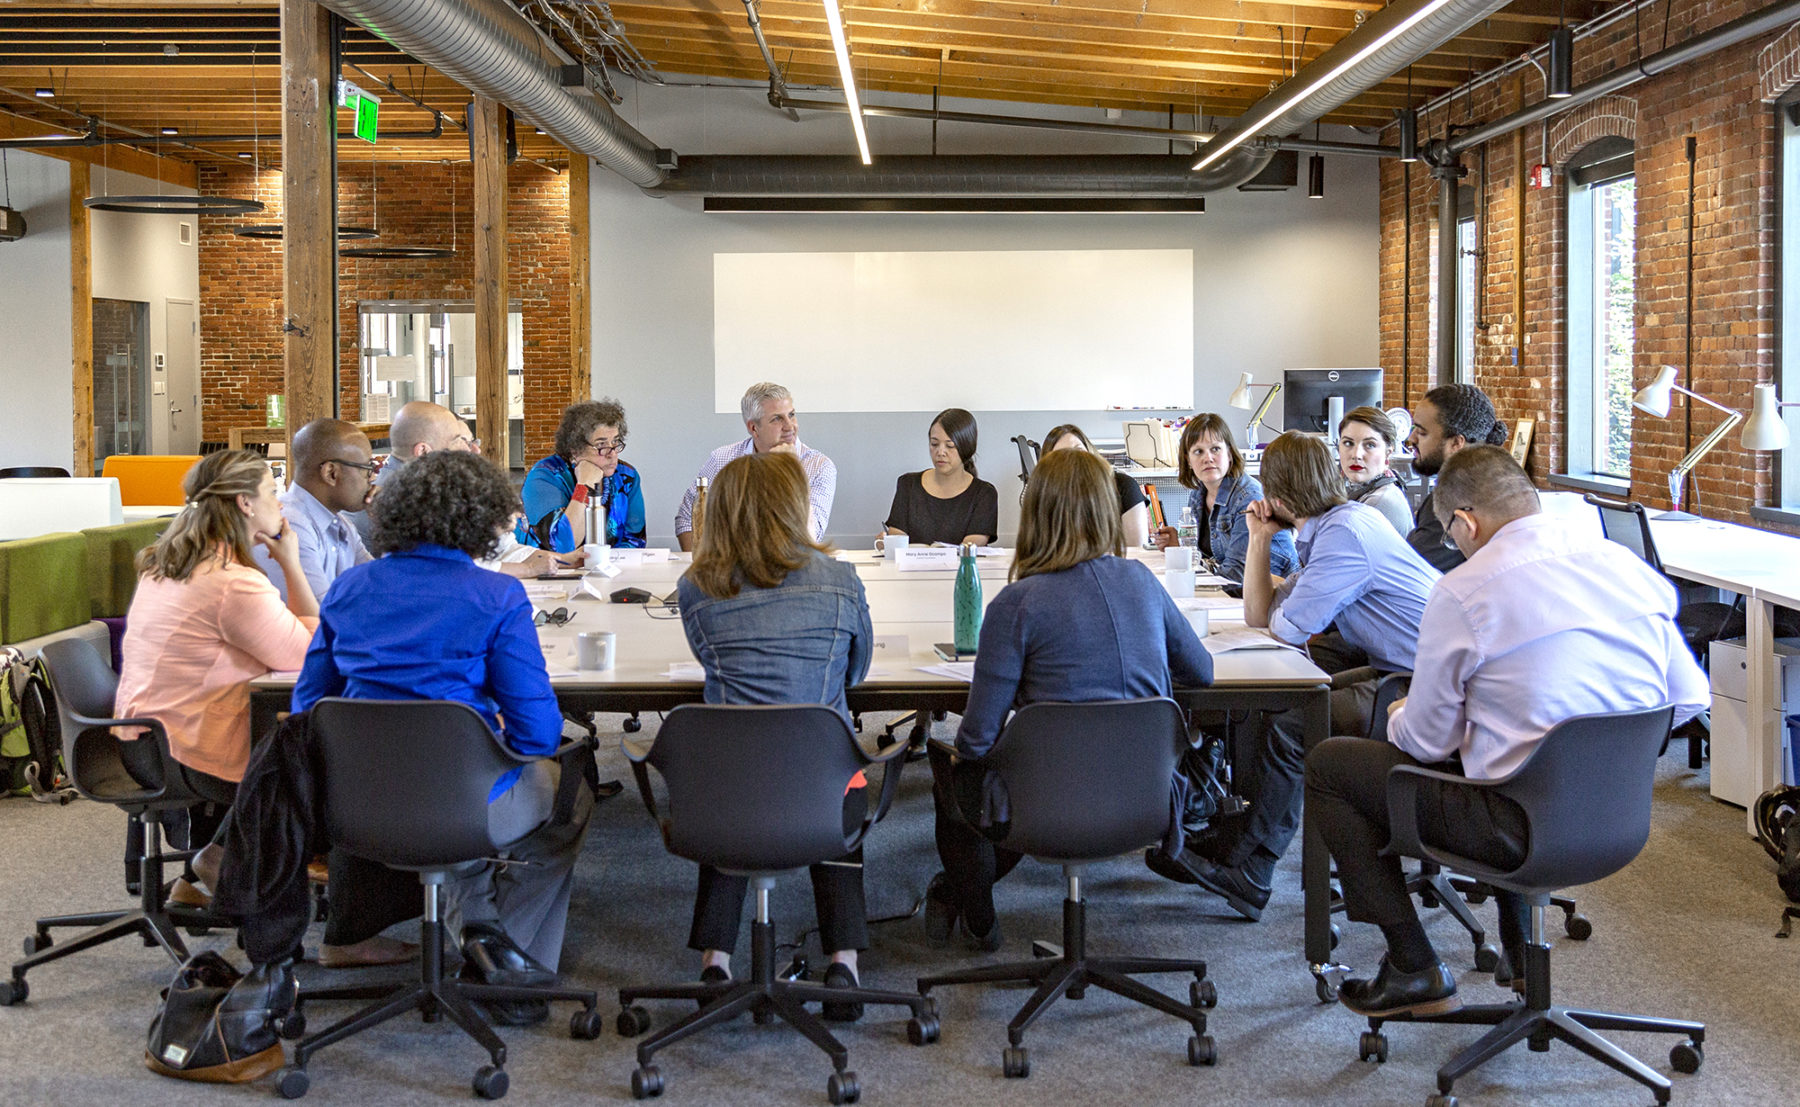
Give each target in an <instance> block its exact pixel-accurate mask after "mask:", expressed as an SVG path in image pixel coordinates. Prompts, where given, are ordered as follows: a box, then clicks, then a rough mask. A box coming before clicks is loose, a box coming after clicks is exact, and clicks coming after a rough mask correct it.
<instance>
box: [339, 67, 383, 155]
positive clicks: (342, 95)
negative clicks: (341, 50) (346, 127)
mask: <svg viewBox="0 0 1800 1107" xmlns="http://www.w3.org/2000/svg"><path fill="white" fill-rule="evenodd" d="M337 94H338V95H337V102H338V107H340V108H349V109H351V110H352V111H354V112H356V123H355V125H354V126H352V127H351V132H352V133H353V134H355V135H356V137H357V138H360V139H362V140H363V141H364V142H369V143H373V142H374V141H375V130H376V125H377V123H378V121H379V117H380V115H381V98H380V97H378V96H371V95H369V94H368V93H367V92H364V91H363V90H362V89H360V88H358V87H356V86H355V85H353V84H351V83H350V82H349V81H346V80H343V79H342V78H340V79H339V80H338V87H337Z"/></svg>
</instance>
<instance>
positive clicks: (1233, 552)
mask: <svg viewBox="0 0 1800 1107" xmlns="http://www.w3.org/2000/svg"><path fill="white" fill-rule="evenodd" d="M1262 498H1263V490H1262V484H1261V483H1259V482H1258V481H1257V479H1256V478H1255V477H1252V476H1248V475H1246V476H1242V477H1235V478H1233V477H1226V478H1225V479H1224V480H1222V481H1220V482H1219V502H1218V510H1217V511H1215V512H1214V513H1213V514H1212V517H1211V518H1210V519H1209V518H1207V514H1206V489H1205V488H1196V489H1194V490H1193V491H1192V492H1190V493H1188V508H1189V510H1191V511H1192V512H1193V513H1194V519H1195V521H1196V522H1198V523H1199V524H1200V525H1201V526H1204V527H1207V528H1208V533H1209V541H1210V543H1211V545H1212V556H1213V560H1214V561H1215V562H1217V563H1218V573H1219V575H1220V576H1222V577H1224V578H1225V579H1226V580H1229V581H1234V582H1236V583H1239V584H1241V583H1243V580H1244V557H1245V555H1246V554H1247V553H1249V550H1250V524H1249V522H1248V521H1247V520H1246V519H1245V518H1244V509H1245V508H1247V507H1249V506H1250V505H1251V504H1253V503H1255V502H1256V501H1257V500H1260V499H1262ZM1298 564H1299V559H1298V558H1297V557H1296V555H1295V553H1294V532H1293V531H1291V530H1284V531H1281V532H1280V533H1279V534H1277V535H1276V536H1275V537H1274V539H1273V540H1271V541H1270V543H1269V572H1271V573H1274V574H1275V575H1276V576H1278V577H1284V576H1287V575H1288V574H1289V573H1291V572H1293V571H1294V566H1295V565H1298Z"/></svg>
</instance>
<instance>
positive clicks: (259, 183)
mask: <svg viewBox="0 0 1800 1107" xmlns="http://www.w3.org/2000/svg"><path fill="white" fill-rule="evenodd" d="M200 189H201V191H202V192H206V193H209V194H218V195H231V196H252V197H254V198H255V199H259V200H261V201H263V203H264V204H266V205H268V210H267V211H265V212H263V213H262V214H260V215H257V216H253V217H250V218H249V219H245V218H242V217H236V218H215V217H202V218H201V220H200V303H201V308H200V311H201V316H200V373H201V388H202V392H203V396H204V399H203V402H202V407H203V430H202V433H203V435H204V437H205V438H206V439H207V440H209V441H221V440H223V439H224V438H225V436H226V431H227V430H229V429H230V428H232V427H240V426H261V425H262V424H263V421H264V411H265V403H266V398H267V396H268V395H269V394H270V393H278V392H280V391H281V390H282V387H283V384H282V336H281V324H282V307H281V304H282V276H281V243H280V242H269V241H263V240H258V239H248V238H241V237H239V236H237V235H236V234H234V233H233V231H234V229H235V228H236V227H237V226H239V225H240V224H242V223H245V222H268V223H277V222H280V221H281V218H282V214H281V175H280V174H279V173H278V172H274V171H263V172H261V173H257V172H255V171H254V170H253V169H252V168H251V167H250V166H241V167H239V166H212V165H207V166H203V167H202V169H201V178H200ZM506 203H507V239H506V253H507V298H508V299H510V300H516V301H518V302H519V305H520V309H521V313H522V315H523V323H524V363H525V456H526V459H527V461H528V462H529V461H530V460H531V459H533V458H536V457H540V456H542V455H543V454H546V453H548V452H549V451H550V448H551V444H552V442H553V440H554V438H555V434H556V424H557V420H558V419H559V417H560V416H561V414H562V409H563V407H564V406H565V405H566V404H567V403H568V391H569V384H568V381H569V369H568V365H569V357H570V353H569V235H568V222H569V216H568V211H569V198H568V177H567V176H566V175H565V174H557V173H553V172H551V171H549V170H547V169H544V168H542V167H541V166H537V165H533V164H529V163H523V162H522V163H520V164H518V165H514V166H513V167H512V168H511V169H510V170H509V171H508V173H507V201H506ZM473 206H474V205H473V173H472V167H471V166H469V165H468V164H467V163H453V164H447V165H429V164H419V163H415V162H406V163H369V162H361V163H358V162H353V161H346V162H344V163H343V164H342V165H341V167H340V169H339V174H338V221H339V222H340V223H342V224H344V225H363V226H367V225H370V224H374V225H375V226H376V227H377V228H378V229H379V230H380V231H381V238H380V239H379V240H377V241H378V242H379V243H382V244H392V245H430V246H437V245H445V246H449V245H452V244H454V246H455V247H456V250H457V253H456V256H455V257H452V258H444V259H424V260H405V261H381V260H364V259H355V258H345V259H343V261H342V265H341V267H340V269H339V274H338V302H339V317H338V335H339V343H338V347H339V359H338V364H339V367H340V368H339V401H338V402H339V410H340V411H341V412H342V413H343V416H344V418H347V419H355V418H357V417H358V416H359V414H360V404H361V398H360V393H359V387H360V386H359V378H358V369H357V365H358V358H357V340H358V320H357V304H358V303H359V302H360V301H363V300H409V299H425V298H432V299H452V300H466V299H469V298H471V297H472V296H473V288H474V265H475V258H474V250H473V246H472V242H471V227H472V220H473Z"/></svg>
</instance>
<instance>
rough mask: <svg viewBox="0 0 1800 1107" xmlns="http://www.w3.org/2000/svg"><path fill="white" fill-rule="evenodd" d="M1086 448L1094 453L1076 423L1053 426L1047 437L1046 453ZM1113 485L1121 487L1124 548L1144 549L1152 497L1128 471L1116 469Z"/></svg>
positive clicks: (1120, 502) (1091, 444)
mask: <svg viewBox="0 0 1800 1107" xmlns="http://www.w3.org/2000/svg"><path fill="white" fill-rule="evenodd" d="M1077 449H1079V450H1086V451H1087V452H1088V453H1090V454H1091V453H1095V452H1096V451H1095V450H1094V444H1093V443H1092V442H1090V441H1088V436H1087V434H1086V432H1084V431H1083V430H1082V429H1081V428H1080V427H1078V426H1076V425H1075V424H1074V423H1064V424H1062V425H1061V426H1058V427H1051V428H1050V433H1049V434H1046V435H1045V436H1044V447H1043V452H1044V453H1049V452H1050V451H1051V450H1077ZM1113 484H1114V485H1115V486H1117V488H1118V490H1119V525H1120V526H1121V527H1122V528H1124V531H1125V548H1126V549H1128V550H1134V549H1141V548H1142V547H1143V546H1144V545H1145V544H1146V543H1148V542H1149V540H1150V500H1149V498H1148V497H1146V496H1145V495H1144V490H1143V489H1142V488H1140V487H1139V486H1138V482H1137V481H1135V480H1132V479H1131V475H1130V474H1129V473H1121V472H1119V471H1118V470H1117V469H1114V470H1113Z"/></svg>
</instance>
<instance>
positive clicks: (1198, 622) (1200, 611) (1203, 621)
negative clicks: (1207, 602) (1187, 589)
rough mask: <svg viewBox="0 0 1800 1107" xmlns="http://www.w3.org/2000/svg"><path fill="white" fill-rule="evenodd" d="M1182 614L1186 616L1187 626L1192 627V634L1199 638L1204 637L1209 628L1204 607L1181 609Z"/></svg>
mask: <svg viewBox="0 0 1800 1107" xmlns="http://www.w3.org/2000/svg"><path fill="white" fill-rule="evenodd" d="M1182 614H1183V615H1186V616H1187V621H1188V626H1191V627H1193V628H1194V635H1195V636H1196V637H1199V638H1205V637H1206V635H1207V632H1208V631H1209V630H1210V629H1211V626H1210V623H1209V620H1208V618H1207V614H1206V608H1204V607H1197V608H1195V609H1193V610H1192V611H1183V612H1182Z"/></svg>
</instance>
